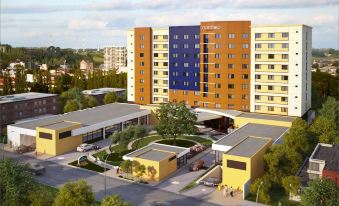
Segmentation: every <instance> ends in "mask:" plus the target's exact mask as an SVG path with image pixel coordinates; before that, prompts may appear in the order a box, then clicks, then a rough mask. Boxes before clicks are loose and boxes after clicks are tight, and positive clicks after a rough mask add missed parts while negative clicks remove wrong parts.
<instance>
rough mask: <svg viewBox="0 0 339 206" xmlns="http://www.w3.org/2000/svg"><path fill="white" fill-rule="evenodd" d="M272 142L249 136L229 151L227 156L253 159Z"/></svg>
mask: <svg viewBox="0 0 339 206" xmlns="http://www.w3.org/2000/svg"><path fill="white" fill-rule="evenodd" d="M270 141H271V139H268V138H260V137H251V136H249V137H247V138H245V139H244V140H243V141H242V142H240V143H239V144H237V145H236V146H235V147H233V148H232V149H231V150H229V151H228V152H227V153H226V154H229V155H235V156H241V157H252V156H253V155H255V154H256V153H257V152H258V151H260V150H261V148H263V147H264V146H265V145H266V144H267V143H269V142H270Z"/></svg>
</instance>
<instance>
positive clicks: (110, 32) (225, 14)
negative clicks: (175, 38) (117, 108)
mask: <svg viewBox="0 0 339 206" xmlns="http://www.w3.org/2000/svg"><path fill="white" fill-rule="evenodd" d="M0 1H1V4H0V9H1V10H0V18H1V19H0V20H1V25H0V41H1V43H6V44H11V45H12V46H14V47H18V46H24V47H48V46H50V45H54V46H59V47H62V48H75V49H79V48H84V47H85V48H97V47H102V46H108V45H126V35H127V30H128V29H130V28H133V27H138V26H151V27H167V26H176V25H178V26H179V25H199V23H200V22H201V21H222V20H224V21H226V20H251V21H252V24H306V25H309V26H311V27H313V47H314V48H336V49H338V0H100V1H99V0H44V1H42V0H0Z"/></svg>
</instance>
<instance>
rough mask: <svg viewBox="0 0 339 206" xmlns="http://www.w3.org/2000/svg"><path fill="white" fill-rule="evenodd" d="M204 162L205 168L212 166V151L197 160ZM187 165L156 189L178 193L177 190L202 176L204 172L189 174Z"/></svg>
mask: <svg viewBox="0 0 339 206" xmlns="http://www.w3.org/2000/svg"><path fill="white" fill-rule="evenodd" d="M199 159H202V160H204V162H205V166H206V167H209V166H211V165H212V164H213V161H214V154H213V153H212V151H210V152H208V153H207V154H205V155H204V156H203V157H201V158H199ZM188 167H189V164H187V165H185V166H184V167H182V168H180V169H179V170H178V171H177V172H175V173H174V174H173V175H171V177H170V178H168V179H166V180H164V181H163V182H161V183H160V184H158V185H157V186H156V187H158V188H160V189H163V190H166V191H169V192H175V193H179V190H180V189H182V188H183V187H185V186H186V185H188V184H189V183H190V182H192V181H193V180H195V179H197V178H198V177H199V176H200V175H202V174H203V173H204V172H205V171H206V170H199V171H196V172H190V171H189V170H188Z"/></svg>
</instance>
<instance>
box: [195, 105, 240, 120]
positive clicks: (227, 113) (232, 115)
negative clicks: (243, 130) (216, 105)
mask: <svg viewBox="0 0 339 206" xmlns="http://www.w3.org/2000/svg"><path fill="white" fill-rule="evenodd" d="M195 111H196V112H198V113H199V112H206V113H210V114H215V115H220V116H225V117H230V118H233V119H234V118H235V117H237V116H239V115H241V114H242V113H243V112H241V111H237V110H228V109H206V108H196V109H195Z"/></svg>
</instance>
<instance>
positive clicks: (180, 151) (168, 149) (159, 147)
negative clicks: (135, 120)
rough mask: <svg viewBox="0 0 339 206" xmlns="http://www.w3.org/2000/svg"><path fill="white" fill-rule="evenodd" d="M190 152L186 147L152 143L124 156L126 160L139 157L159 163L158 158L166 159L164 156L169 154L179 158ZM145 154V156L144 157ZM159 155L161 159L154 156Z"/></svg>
mask: <svg viewBox="0 0 339 206" xmlns="http://www.w3.org/2000/svg"><path fill="white" fill-rule="evenodd" d="M150 150H153V151H154V152H152V151H151V152H150V153H148V152H149V151H150ZM189 151H190V149H189V148H185V147H178V146H171V145H165V144H158V143H152V144H149V145H147V146H145V147H143V148H140V149H138V150H135V151H133V152H131V153H129V154H126V155H125V156H124V159H125V158H126V159H128V158H133V157H139V158H144V159H149V160H153V161H159V160H158V158H160V157H161V158H160V160H161V159H164V156H166V155H167V156H168V154H176V155H177V158H178V157H181V156H182V155H184V154H186V153H188V152H189ZM159 152H162V153H163V154H161V155H160V153H159ZM143 154H145V155H144V156H142V155H143ZM157 154H159V156H160V157H156V156H154V155H157Z"/></svg>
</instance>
